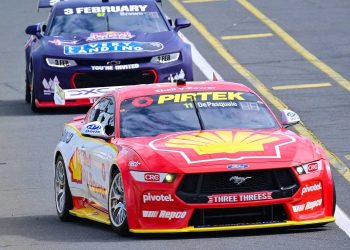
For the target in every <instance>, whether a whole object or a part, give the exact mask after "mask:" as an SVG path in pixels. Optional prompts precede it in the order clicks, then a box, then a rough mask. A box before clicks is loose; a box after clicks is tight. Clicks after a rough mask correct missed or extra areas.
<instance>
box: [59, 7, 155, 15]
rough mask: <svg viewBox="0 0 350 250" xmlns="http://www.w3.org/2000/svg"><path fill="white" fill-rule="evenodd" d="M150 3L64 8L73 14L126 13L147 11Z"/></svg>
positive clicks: (65, 11)
mask: <svg viewBox="0 0 350 250" xmlns="http://www.w3.org/2000/svg"><path fill="white" fill-rule="evenodd" d="M147 7H148V5H115V6H93V7H77V8H66V9H64V10H63V12H64V14H65V15H73V14H98V13H121V14H122V13H124V14H126V12H145V11H146V9H147Z"/></svg>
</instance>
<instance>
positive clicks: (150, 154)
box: [122, 129, 322, 173]
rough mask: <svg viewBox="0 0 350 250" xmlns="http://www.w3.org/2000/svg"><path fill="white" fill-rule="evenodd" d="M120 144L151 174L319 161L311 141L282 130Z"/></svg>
mask: <svg viewBox="0 0 350 250" xmlns="http://www.w3.org/2000/svg"><path fill="white" fill-rule="evenodd" d="M122 144H124V145H125V146H127V147H129V148H132V149H133V150H134V151H135V152H136V153H137V154H138V155H139V156H140V157H141V158H142V162H144V164H143V165H144V166H146V168H147V169H145V170H146V171H154V172H174V173H197V172H213V171H232V168H249V170H254V169H264V168H283V167H291V166H296V165H299V164H302V163H307V162H312V161H315V160H318V159H320V158H322V152H321V151H320V148H319V147H317V146H316V145H315V144H314V143H313V142H311V141H310V140H309V139H307V138H304V137H301V136H298V135H297V134H295V133H293V132H291V131H289V130H286V129H266V130H206V131H202V132H200V131H191V132H183V133H171V134H162V135H159V136H157V137H152V138H128V139H122Z"/></svg>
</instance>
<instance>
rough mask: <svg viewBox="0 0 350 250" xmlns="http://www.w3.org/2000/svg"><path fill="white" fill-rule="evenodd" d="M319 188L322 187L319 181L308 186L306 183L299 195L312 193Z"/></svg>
mask: <svg viewBox="0 0 350 250" xmlns="http://www.w3.org/2000/svg"><path fill="white" fill-rule="evenodd" d="M321 189H322V186H321V182H318V183H315V184H313V185H310V186H309V185H307V184H306V185H305V187H303V189H302V190H301V195H304V194H308V193H313V192H316V191H319V190H321Z"/></svg>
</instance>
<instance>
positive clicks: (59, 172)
mask: <svg viewBox="0 0 350 250" xmlns="http://www.w3.org/2000/svg"><path fill="white" fill-rule="evenodd" d="M55 203H56V211H57V215H58V217H59V218H60V219H61V220H62V221H70V220H72V218H73V217H72V215H70V214H69V210H71V209H72V208H73V202H72V194H71V192H70V189H69V186H68V181H67V174H66V169H65V166H64V161H63V158H62V156H61V155H59V156H58V157H57V160H56V163H55Z"/></svg>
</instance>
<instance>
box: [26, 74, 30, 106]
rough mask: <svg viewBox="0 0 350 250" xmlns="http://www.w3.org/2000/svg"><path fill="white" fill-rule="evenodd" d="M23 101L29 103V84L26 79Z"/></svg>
mask: <svg viewBox="0 0 350 250" xmlns="http://www.w3.org/2000/svg"><path fill="white" fill-rule="evenodd" d="M25 101H26V103H30V87H29V82H28V80H27V79H26V95H25Z"/></svg>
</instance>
